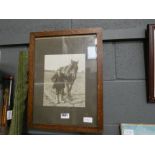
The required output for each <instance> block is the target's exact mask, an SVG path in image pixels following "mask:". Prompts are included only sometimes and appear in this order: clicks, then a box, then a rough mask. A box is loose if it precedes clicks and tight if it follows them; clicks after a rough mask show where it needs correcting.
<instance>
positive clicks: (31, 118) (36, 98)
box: [28, 28, 103, 133]
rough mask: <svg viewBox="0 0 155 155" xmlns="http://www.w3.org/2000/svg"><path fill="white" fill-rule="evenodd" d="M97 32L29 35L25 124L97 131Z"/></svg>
mask: <svg viewBox="0 0 155 155" xmlns="http://www.w3.org/2000/svg"><path fill="white" fill-rule="evenodd" d="M102 37H103V34H102V29H101V28H84V29H70V30H60V31H49V32H46V31H45V32H32V33H31V34H30V45H29V91H28V129H39V130H48V131H57V132H58V131H59V132H79V133H101V132H102V129H103V75H102V74H103V72H102V70H103V69H102V66H103V63H102V61H103V47H102V46H103V43H102V40H103V39H102ZM80 63H81V64H80ZM73 64H74V65H73ZM59 75H61V76H59ZM56 76H57V78H55V79H57V80H55V81H53V77H56ZM60 77H61V78H60ZM63 77H64V78H63ZM58 79H59V80H58ZM60 79H61V80H62V81H60ZM69 79H70V80H69ZM56 81H59V82H56ZM58 83H61V85H58Z"/></svg>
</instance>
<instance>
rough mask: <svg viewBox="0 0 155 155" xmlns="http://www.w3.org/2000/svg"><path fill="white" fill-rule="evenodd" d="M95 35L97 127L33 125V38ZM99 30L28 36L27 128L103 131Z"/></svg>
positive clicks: (81, 131) (39, 33)
mask: <svg viewBox="0 0 155 155" xmlns="http://www.w3.org/2000/svg"><path fill="white" fill-rule="evenodd" d="M94 34H95V35H96V36H97V80H98V83H97V95H98V96H97V127H85V126H84V127H83V126H73V125H61V124H60V125H51V124H34V123H33V94H34V65H35V61H34V60H35V38H42V37H55V36H74V35H94ZM102 36H103V34H102V29H101V28H86V29H69V30H62V31H49V32H48V31H45V32H32V33H31V34H30V46H29V90H28V128H29V129H40V130H41V129H42V130H50V131H65V132H80V133H102V129H103V76H102V74H103V72H102V70H103V69H102V66H103V63H102V61H103V47H102V46H103V43H102Z"/></svg>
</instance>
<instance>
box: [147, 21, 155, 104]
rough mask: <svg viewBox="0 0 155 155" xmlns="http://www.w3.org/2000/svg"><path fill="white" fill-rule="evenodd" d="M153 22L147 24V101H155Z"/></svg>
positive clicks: (154, 33) (154, 38) (154, 39)
mask: <svg viewBox="0 0 155 155" xmlns="http://www.w3.org/2000/svg"><path fill="white" fill-rule="evenodd" d="M154 45H155V24H149V25H148V79H147V80H148V81H147V83H148V102H150V103H155V80H154V79H155V46H154Z"/></svg>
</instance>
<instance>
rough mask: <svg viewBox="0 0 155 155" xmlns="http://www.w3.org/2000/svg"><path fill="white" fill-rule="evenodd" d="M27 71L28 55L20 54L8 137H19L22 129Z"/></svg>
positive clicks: (26, 89)
mask: <svg viewBox="0 0 155 155" xmlns="http://www.w3.org/2000/svg"><path fill="white" fill-rule="evenodd" d="M27 71H28V53H27V52H20V54H19V63H18V76H17V82H16V87H15V96H14V106H13V116H12V121H11V126H10V130H9V134H10V135H20V134H22V129H23V123H24V122H23V119H24V113H25V108H26V99H27V91H28V84H27Z"/></svg>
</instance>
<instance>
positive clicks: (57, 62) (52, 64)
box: [44, 54, 85, 72]
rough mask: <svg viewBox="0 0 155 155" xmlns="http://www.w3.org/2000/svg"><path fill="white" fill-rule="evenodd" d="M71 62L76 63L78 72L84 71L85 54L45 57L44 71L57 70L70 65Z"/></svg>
mask: <svg viewBox="0 0 155 155" xmlns="http://www.w3.org/2000/svg"><path fill="white" fill-rule="evenodd" d="M71 60H74V61H78V72H81V71H84V70H85V54H64V55H45V61H44V62H45V66H44V69H45V70H57V69H58V68H60V67H64V66H67V65H69V64H71Z"/></svg>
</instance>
